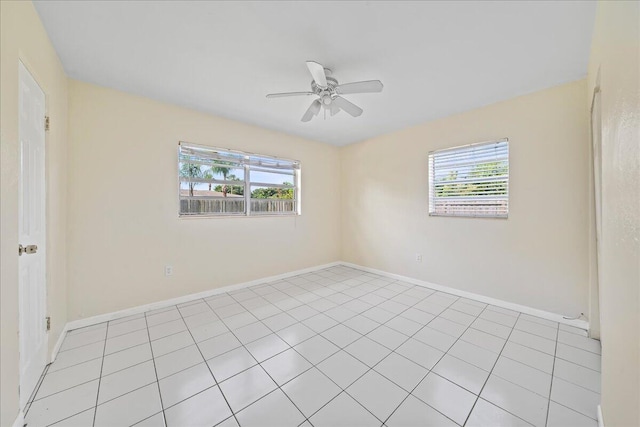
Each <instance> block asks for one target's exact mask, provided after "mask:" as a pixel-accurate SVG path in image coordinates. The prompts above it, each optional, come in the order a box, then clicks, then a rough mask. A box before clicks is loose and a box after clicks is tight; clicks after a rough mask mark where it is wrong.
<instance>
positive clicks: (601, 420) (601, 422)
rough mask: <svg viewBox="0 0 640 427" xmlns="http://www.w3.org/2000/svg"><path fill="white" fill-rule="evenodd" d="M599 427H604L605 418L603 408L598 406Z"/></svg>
mask: <svg viewBox="0 0 640 427" xmlns="http://www.w3.org/2000/svg"><path fill="white" fill-rule="evenodd" d="M598 427H604V418H603V417H602V406H600V405H598Z"/></svg>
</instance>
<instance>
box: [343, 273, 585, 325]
mask: <svg viewBox="0 0 640 427" xmlns="http://www.w3.org/2000/svg"><path fill="white" fill-rule="evenodd" d="M341 264H342V265H345V266H347V267H352V268H357V269H359V270H364V271H367V272H369V273H375V274H379V275H380V276H385V277H389V278H391V279H397V280H402V281H403V282H407V283H411V284H414V285H418V286H424V287H426V288H429V289H433V290H436V291H441V292H446V293H448V294H452V295H457V296H459V297H464V298H469V299H474V300H477V301H480V302H484V303H486V304H491V305H495V306H498V307H502V308H506V309H508V310H514V311H519V312H521V313H525V314H530V315H531V316H536V317H541V318H543V319H547V320H552V321H554V322H558V323H563V324H565V325H569V326H574V327H576V328H580V329H586V330H588V329H589V322H587V321H585V320H567V319H565V318H564V317H563V316H562V315H561V314H556V313H551V312H549V311H544V310H539V309H537V308H533V307H528V306H526V305H520V304H515V303H512V302H508V301H503V300H500V299H497V298H491V297H486V296H484V295H480V294H474V293H472V292H467V291H461V290H459V289H455V288H450V287H448V286H442V285H436V284H435V283H430V282H426V281H424V280H419V279H414V278H412V277H407V276H402V275H400V274H394V273H387V272H386V271H382V270H377V269H375V268H370V267H364V266H362V265H358V264H354V263H351V262H342V263H341Z"/></svg>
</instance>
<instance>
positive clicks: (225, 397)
mask: <svg viewBox="0 0 640 427" xmlns="http://www.w3.org/2000/svg"><path fill="white" fill-rule="evenodd" d="M205 304H207V302H206V301H205ZM207 306H209V304H207ZM178 313H180V318H181V319H182V322H184V324H185V326H186V327H187V331H189V335H190V336H191V339H192V340H193V342H194V345H195V346H196V349H198V353H200V357H202V360H203V363H204V364H205V365H206V366H207V369H208V370H209V373H210V374H211V377H212V378H213V381H214V382H215V385H213V386H211V387H207V388H205V389H204V390H200V391H199V392H198V393H196V394H194V395H192V396H189V397H187V398H186V399H183V400H181V401H180V402H177V403H175V404H173V405H172V406H171V407H173V406H176V405H178V404H179V403H181V402H184V401H185V400H187V399H190V398H192V397H193V396H196V395H198V394H200V393H202V392H204V391H206V390H209V389H211V388H212V387H216V386H217V387H218V390H219V391H220V394H221V395H222V398H223V399H224V401H225V403H226V404H227V406H228V407H229V411H230V412H231V417H233V419H234V420H235V421H236V423H237V424H238V425H240V423H239V422H238V418H237V417H236V414H235V413H234V412H233V408H232V407H231V405H230V404H229V400H228V399H227V396H225V395H224V392H223V391H222V387H220V383H219V382H218V379H217V378H216V376H215V374H214V373H213V371H212V370H211V367H210V366H209V364H208V363H207V359H206V358H205V357H204V354H202V350H200V346H198V343H197V342H196V340H195V338H194V337H193V334H192V333H191V329H189V326H188V325H187V324H186V322H185V321H184V317H183V316H182V312H180V310H179V309H178ZM213 314H215V315H216V317H218V319H220V316H218V315H217V314H216V313H215V312H214V313H213ZM221 320H222V319H221ZM185 348H186V347H185ZM194 366H198V365H194ZM191 367H192V366H191ZM191 367H189V368H191ZM189 368H186V369H189ZM176 374H177V372H176ZM173 375H175V374H173ZM162 410H163V412H164V405H162ZM229 418H230V417H227V418H225V419H224V420H221V421H220V422H223V421H225V420H227V419H229ZM217 424H219V423H216V425H217ZM165 425H166V417H165Z"/></svg>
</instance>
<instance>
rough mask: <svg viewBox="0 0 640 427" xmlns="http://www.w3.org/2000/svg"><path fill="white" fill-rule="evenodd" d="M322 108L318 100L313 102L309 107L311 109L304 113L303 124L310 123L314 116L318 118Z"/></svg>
mask: <svg viewBox="0 0 640 427" xmlns="http://www.w3.org/2000/svg"><path fill="white" fill-rule="evenodd" d="M321 108H322V104H321V103H320V100H319V99H316V100H315V101H313V102H312V103H311V105H310V106H309V108H308V109H307V111H306V112H305V113H304V116H302V119H301V120H302V121H303V122H308V121H309V120H311V119H312V118H313V117H314V116H317V115H318V113H319V112H320V109H321Z"/></svg>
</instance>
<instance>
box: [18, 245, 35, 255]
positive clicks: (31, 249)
mask: <svg viewBox="0 0 640 427" xmlns="http://www.w3.org/2000/svg"><path fill="white" fill-rule="evenodd" d="M36 252H38V245H27V246H22V245H18V255H19V256H22V254H35V253H36Z"/></svg>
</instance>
